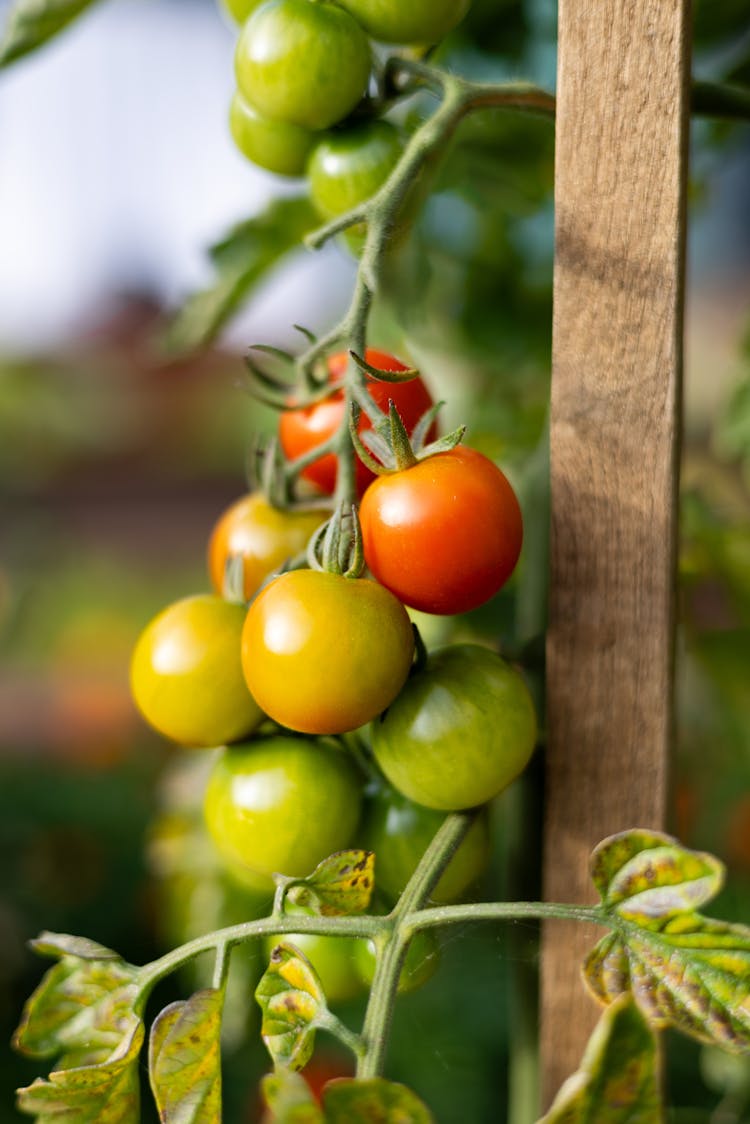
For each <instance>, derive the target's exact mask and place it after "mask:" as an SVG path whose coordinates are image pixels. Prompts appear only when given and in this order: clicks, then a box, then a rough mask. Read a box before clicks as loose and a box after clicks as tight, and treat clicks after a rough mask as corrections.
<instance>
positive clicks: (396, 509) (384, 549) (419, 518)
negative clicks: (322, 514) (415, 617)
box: [360, 445, 523, 614]
mask: <svg viewBox="0 0 750 1124" xmlns="http://www.w3.org/2000/svg"><path fill="white" fill-rule="evenodd" d="M360 519H361V521H362V535H363V539H364V547H365V558H366V560H367V565H368V566H369V568H370V570H371V571H372V573H373V574H374V575H375V577H376V578H377V579H378V581H379V582H382V584H383V585H384V586H385V587H386V588H387V589H390V590H392V592H393V593H395V595H396V596H397V597H398V598H399V599H400V600H401V601H403V602H404V604H405V605H409V606H411V608H413V609H421V610H422V611H423V612H425V613H438V614H440V613H443V614H452V613H465V612H467V611H468V610H469V609H475V608H477V607H478V606H479V605H482V604H484V602H485V601H488V600H489V598H490V597H492V596H493V595H494V594H495V593H497V591H498V590H499V589H500V588H501V587H502V586H503V585H504V584H505V582H506V581H507V580H508V578H509V577H510V575H511V574H512V572H513V569H514V567H515V565H516V562H517V561H518V556H519V554H520V552H521V542H522V539H523V523H522V518H521V509H520V507H519V505H518V500H517V499H516V495H515V492H514V491H513V489H512V487H511V486H510V484H509V483H508V480H507V478H506V477H505V476H504V474H503V473H502V472H501V471H500V469H499V468H498V467H497V466H496V465H495V464H494V463H493V462H492V461H491V460H489V458H488V457H485V456H484V455H483V454H482V453H478V452H477V451H476V450H475V449H470V448H468V447H466V446H464V445H457V446H456V448H454V449H451V450H450V451H449V452H445V453H438V454H436V455H435V456H431V457H426V458H425V459H424V460H421V461H418V462H417V463H416V464H414V465H412V467H411V468H407V469H405V470H402V471H397V472H393V473H389V474H388V475H386V476H381V477H379V478H378V479H377V480H376V481H375V482H374V483H373V484H371V485H370V487H369V488H368V489H367V491H366V493H365V494H364V496H363V497H362V504H361V507H360Z"/></svg>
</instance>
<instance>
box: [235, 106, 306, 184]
mask: <svg viewBox="0 0 750 1124" xmlns="http://www.w3.org/2000/svg"><path fill="white" fill-rule="evenodd" d="M229 128H230V130H231V133H232V137H233V138H234V143H235V144H236V145H237V148H238V149H239V150H240V152H241V153H242V154H243V156H246V157H247V158H248V160H252V162H253V164H257V165H258V166H259V167H261V168H265V169H266V170H267V171H269V172H276V174H277V175H280V176H301V175H302V173H303V172H304V170H305V166H306V164H307V158H308V156H309V155H310V152H311V151H312V148H313V145H314V144H315V133H313V132H312V131H311V130H310V129H305V128H303V127H302V126H301V125H292V124H290V122H288V121H274V120H272V119H271V118H269V117H263V116H262V114H260V113H258V111H257V110H256V109H254V108H253V107H252V106H251V105H249V104H248V102H246V101H245V99H244V98H243V97H242V95H241V94H239V93H236V94H235V95H234V97H233V98H232V102H231V105H230V108H229Z"/></svg>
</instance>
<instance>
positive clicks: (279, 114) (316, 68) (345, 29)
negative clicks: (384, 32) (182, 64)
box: [235, 0, 371, 129]
mask: <svg viewBox="0 0 750 1124" xmlns="http://www.w3.org/2000/svg"><path fill="white" fill-rule="evenodd" d="M370 64H371V59H370V44H369V40H368V38H367V36H366V34H365V33H364V31H363V30H362V28H361V27H360V25H359V24H358V23H357V21H356V20H355V19H353V18H352V16H350V15H349V13H348V12H345V11H344V10H343V8H340V7H339V6H338V5H336V4H332V3H328V0H315V2H311V0H267V2H266V3H264V4H261V6H260V7H259V8H256V9H255V11H254V12H252V13H251V15H250V17H249V18H248V19H247V20H246V22H245V23H244V24H243V27H242V31H241V32H240V36H239V39H238V41H237V51H236V55H235V73H236V77H237V85H238V86H239V89H240V92H241V93H242V95H243V97H244V98H245V100H246V101H247V102H249V104H250V105H252V106H254V107H255V109H257V110H258V112H259V113H261V114H263V116H264V117H268V118H271V119H272V120H278V121H286V122H289V123H290V124H292V125H300V126H302V127H303V128H306V129H327V128H328V127H329V126H330V125H334V124H336V122H337V121H340V120H341V119H342V118H344V117H346V116H347V114H348V113H350V112H351V110H352V109H354V107H355V105H356V104H357V102H358V101H359V100H360V98H361V97H362V95H363V94H364V93H365V90H366V88H367V82H368V79H369V76H370Z"/></svg>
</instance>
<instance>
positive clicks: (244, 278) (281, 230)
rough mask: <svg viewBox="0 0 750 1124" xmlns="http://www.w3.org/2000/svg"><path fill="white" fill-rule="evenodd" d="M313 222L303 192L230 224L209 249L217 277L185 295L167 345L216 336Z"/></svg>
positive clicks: (184, 346) (182, 346)
mask: <svg viewBox="0 0 750 1124" xmlns="http://www.w3.org/2000/svg"><path fill="white" fill-rule="evenodd" d="M316 224H317V218H316V215H315V213H314V211H313V209H312V204H311V203H310V201H309V200H308V199H307V197H304V196H291V197H290V196H287V197H285V198H282V199H275V200H273V202H272V203H271V204H270V205H269V206H268V207H267V208H266V210H265V211H263V212H262V213H261V214H259V215H256V216H255V217H254V218H252V219H248V220H247V221H246V222H242V223H240V224H239V225H237V226H235V227H234V228H233V229H232V230H231V231H230V232H229V234H228V235H227V236H226V237H225V238H224V239H222V240H221V241H220V242H217V243H216V244H215V245H214V246H212V247H211V249H210V250H209V253H210V256H211V260H212V262H213V265H214V267H215V269H216V280H215V281H214V283H213V284H212V285H210V286H209V287H208V288H207V289H203V290H201V291H200V292H197V293H194V294H193V295H192V296H191V297H189V298H188V299H187V301H186V302H185V304H184V305H183V307H182V309H181V310H180V311H179V312H178V313H177V315H176V316H175V318H174V319H173V321H172V323H171V325H170V327H169V329H168V332H167V337H166V341H165V342H166V346H167V348H168V349H169V350H172V351H191V350H193V349H194V348H196V347H201V346H204V345H205V344H208V343H210V342H211V341H212V340H213V339H215V338H216V336H217V335H218V334H219V332H220V331H221V329H222V328H223V327H224V325H225V324H226V323H227V322H228V321H229V319H230V318H231V317H232V316H233V315H234V314H235V312H237V310H238V309H239V308H240V306H241V305H242V304H243V303H244V301H245V300H246V299H247V298H248V297H249V296H250V294H251V293H252V291H253V289H254V288H255V286H256V285H257V283H258V282H259V281H260V280H261V278H262V277H263V276H264V275H265V274H266V273H267V272H268V271H269V270H270V269H271V268H272V267H273V266H275V265H276V263H277V262H278V261H279V260H280V259H281V258H282V257H284V255H285V254H287V253H289V251H290V250H294V249H297V248H299V247H300V245H301V242H302V238H303V236H304V235H305V234H306V233H307V232H308V231H309V230H312V229H313V227H314V226H315V225H316Z"/></svg>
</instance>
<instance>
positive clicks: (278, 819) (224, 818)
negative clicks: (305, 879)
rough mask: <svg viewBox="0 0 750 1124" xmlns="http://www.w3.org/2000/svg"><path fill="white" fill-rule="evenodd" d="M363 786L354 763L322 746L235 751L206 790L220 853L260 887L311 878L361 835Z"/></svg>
mask: <svg viewBox="0 0 750 1124" xmlns="http://www.w3.org/2000/svg"><path fill="white" fill-rule="evenodd" d="M361 801H362V780H361V777H360V775H359V772H358V770H357V768H356V767H355V765H354V764H353V762H352V760H351V758H350V757H349V756H348V755H347V754H346V753H345V752H344V751H343V750H341V749H339V748H338V747H337V746H335V745H333V744H331V743H328V742H325V741H322V740H317V739H310V738H297V737H292V736H282V735H279V736H275V737H269V738H260V739H258V740H257V741H253V742H248V743H242V744H239V745H236V746H232V747H230V748H228V749H226V750H224V752H222V753H221V754H220V755H219V756H218V757H217V759H216V761H215V763H214V766H213V769H212V771H211V775H210V776H209V779H208V784H207V785H206V794H205V804H204V814H205V820H206V826H207V827H208V831H209V834H210V835H211V838H212V839H213V841H214V843H215V844H216V847H217V849H218V851H219V853H220V854H221V855H222V857H224V858H225V859H226V860H228V861H229V863H237V864H239V865H240V866H241V867H244V868H245V869H246V870H247V871H248V872H249V873H250V874H251V875H252V876H255V877H257V878H258V881H259V883H260V884H261V885H263V884H265V886H266V887H267V888H270V887H271V886H272V882H271V876H272V875H273V874H274V873H276V872H277V871H278V872H283V873H284V874H291V875H295V874H296V875H302V874H307V873H309V871H311V870H312V869H313V867H315V866H316V864H317V863H318V862H320V861H321V860H322V859H324V858H325V857H326V856H327V855H329V854H330V853H331V852H333V851H339V850H341V849H342V848H344V847H346V846H347V845H348V843H349V841H350V839H351V837H352V835H353V834H354V830H355V828H356V826H357V821H358V819H359V812H360V806H361Z"/></svg>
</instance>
